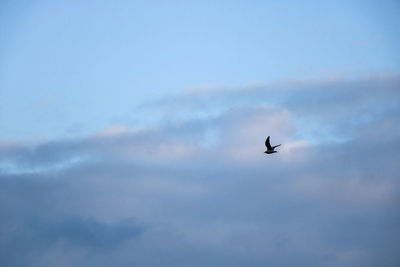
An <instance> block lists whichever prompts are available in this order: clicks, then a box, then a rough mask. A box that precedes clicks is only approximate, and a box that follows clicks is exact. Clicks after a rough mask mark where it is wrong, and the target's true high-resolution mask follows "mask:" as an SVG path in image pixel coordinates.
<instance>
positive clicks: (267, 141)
mask: <svg viewBox="0 0 400 267" xmlns="http://www.w3.org/2000/svg"><path fill="white" fill-rule="evenodd" d="M280 145H281V144H279V145H276V146H271V144H270V143H269V136H268V137H267V140H265V146H266V147H267V150H266V151H265V152H264V153H266V154H272V153H276V152H278V151H275V150H274V149H275V148H276V147H278V146H280Z"/></svg>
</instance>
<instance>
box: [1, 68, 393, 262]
mask: <svg viewBox="0 0 400 267" xmlns="http://www.w3.org/2000/svg"><path fill="white" fill-rule="evenodd" d="M398 88H400V86H399V77H398V76H396V75H389V76H371V77H366V78H362V79H358V80H347V81H346V80H340V79H334V80H326V81H323V80H320V81H291V82H285V83H280V84H275V85H257V86H256V87H247V88H237V89H230V88H218V90H192V91H190V92H186V93H184V94H182V95H177V96H175V97H172V98H165V99H163V100H160V101H159V102H157V103H155V104H154V106H152V105H150V106H147V107H142V109H143V110H142V112H144V113H145V112H146V109H157V110H158V111H157V113H159V114H163V115H162V120H160V122H159V123H157V124H154V125H150V126H147V127H138V128H136V127H132V126H129V125H116V126H110V127H108V128H106V129H100V130H99V131H98V132H95V133H93V134H92V135H89V136H86V137H82V138H73V139H61V140H55V141H49V142H42V143H37V144H30V143H25V142H23V141H10V140H8V141H2V142H1V143H0V170H1V171H0V215H1V217H2V218H4V219H2V222H1V223H0V226H1V227H0V231H1V246H2V250H1V251H3V254H2V256H1V265H6V266H13V265H14V266H18V265H19V266H20V265H27V264H29V265H31V266H43V265H47V266H48V265H60V264H65V265H66V266H71V265H73V266H88V265H96V266H109V265H115V266H132V265H138V266H172V265H173V266H176V265H178V266H204V265H207V266H221V265H229V266H245V265H250V266H265V265H272V266H276V265H288V266H294V265H298V266H304V265H306V266H376V265H379V264H381V263H382V262H385V265H387V266H397V265H398V263H399V262H400V258H399V256H398V253H397V251H398V249H399V245H398V244H399V240H398V236H400V233H399V230H398V229H399V227H398V225H399V223H400V216H399V213H398V207H397V206H398V203H399V200H400V199H399V197H398V196H399V195H400V194H399V193H400V183H399V181H398V178H397V176H398V172H399V167H398V162H399V161H400V154H399V152H398V147H399V146H400V141H399V140H400V138H399V137H400V136H399V135H400V134H399V133H400V131H399V130H400V129H399V125H400V121H399V120H400V119H399V118H400V116H399V115H400V105H399V104H398V101H397V99H399V98H398V97H399V90H398ZM208 105H209V106H210V109H208ZM182 113H184V115H181V114H182ZM267 135H271V140H272V142H273V143H275V142H276V143H277V144H278V143H282V146H281V147H280V148H279V153H278V154H275V155H271V156H266V155H265V154H263V151H264V140H265V137H266V136H267ZM132 218H133V219H132Z"/></svg>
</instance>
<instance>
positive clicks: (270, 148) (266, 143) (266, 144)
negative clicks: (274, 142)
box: [265, 136, 272, 150]
mask: <svg viewBox="0 0 400 267" xmlns="http://www.w3.org/2000/svg"><path fill="white" fill-rule="evenodd" d="M265 146H266V147H267V149H268V150H272V147H271V144H270V143H269V136H268V137H267V140H265Z"/></svg>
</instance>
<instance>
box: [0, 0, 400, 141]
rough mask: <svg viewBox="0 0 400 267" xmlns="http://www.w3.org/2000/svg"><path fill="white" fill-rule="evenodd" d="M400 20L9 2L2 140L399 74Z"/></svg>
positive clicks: (367, 10)
mask: <svg viewBox="0 0 400 267" xmlns="http://www.w3.org/2000/svg"><path fill="white" fill-rule="evenodd" d="M399 10H400V7H399V4H398V3H397V2H396V1H385V2H384V3H382V2H381V1H367V2H365V1H326V2H324V4H323V5H322V4H321V3H320V2H319V1H305V2H304V1H301V2H292V1H290V2H287V1H279V2H276V1H258V2H257V1H256V2H251V3H248V2H247V1H235V2H233V3H232V2H231V1H226V2H224V1H220V2H218V3H215V2H214V1H212V2H203V1H201V2H200V1H199V2H194V1H189V2H185V1H177V2H170V1H168V2H165V1H159V2H157V1H155V2H149V1H131V2H130V3H127V2H126V1H112V2H110V1H18V2H15V1H8V2H7V1H5V2H4V1H3V2H2V4H1V14H2V15H1V18H0V19H1V24H2V25H6V27H2V29H1V31H0V38H1V40H2V41H1V44H0V48H1V49H0V51H1V52H0V58H1V65H0V88H1V91H0V93H1V99H2V100H1V117H0V125H1V129H2V131H1V134H0V137H1V138H9V139H14V138H33V139H37V138H40V139H54V138H59V137H62V136H65V135H71V134H73V135H75V134H76V135H85V134H89V133H90V132H92V131H95V130H96V129H98V128H102V127H106V126H107V125H109V124H116V123H122V124H129V125H137V124H146V123H148V121H149V119H148V117H149V116H142V115H137V114H136V107H137V106H139V105H141V104H142V103H143V102H145V101H151V100H153V99H155V98H160V97H163V96H165V95H168V94H171V93H176V92H181V91H184V90H187V89H190V88H193V87H209V86H230V87H238V86H245V85H248V84H254V83H269V82H276V81H281V80H286V79H295V78H324V77H332V76H345V77H359V76H362V75H368V74H370V73H374V72H397V71H398V70H399V68H400V55H399V52H398V49H397V48H396V44H398V43H399V41H400V40H399V35H398V29H399V27H400V25H399V24H400V23H399V20H398V18H397V14H398V12H399ZM88 103H90V105H88ZM38 122H40V123H38Z"/></svg>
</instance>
